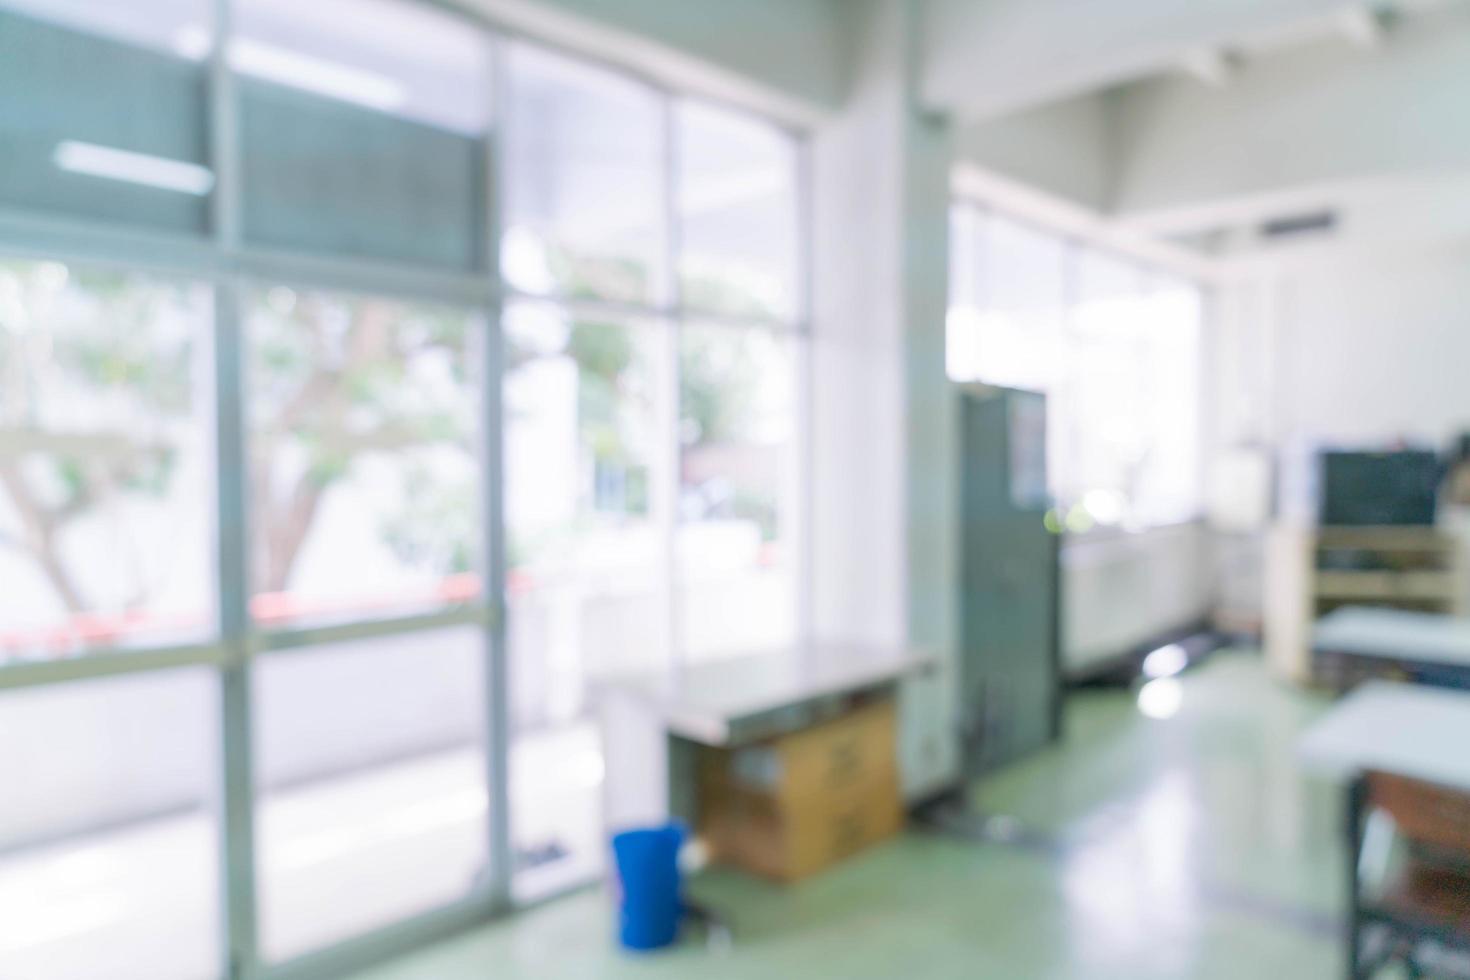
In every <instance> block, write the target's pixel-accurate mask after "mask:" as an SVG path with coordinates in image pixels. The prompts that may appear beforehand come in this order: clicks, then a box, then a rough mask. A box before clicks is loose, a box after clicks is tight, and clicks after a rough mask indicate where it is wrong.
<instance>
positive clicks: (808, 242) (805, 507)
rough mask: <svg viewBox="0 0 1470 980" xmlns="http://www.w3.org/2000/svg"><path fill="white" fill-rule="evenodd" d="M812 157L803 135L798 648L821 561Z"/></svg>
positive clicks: (802, 645)
mask: <svg viewBox="0 0 1470 980" xmlns="http://www.w3.org/2000/svg"><path fill="white" fill-rule="evenodd" d="M813 166H814V163H813V160H812V147H811V141H810V140H806V139H802V140H801V141H799V142H798V143H797V150H796V222H797V227H796V236H797V237H796V254H797V262H798V263H799V268H798V269H797V304H796V314H797V322H798V323H800V324H802V325H803V326H804V327H805V329H802V330H798V331H797V336H796V337H795V338H794V340H793V343H794V344H795V345H796V364H795V365H794V366H793V368H794V370H795V372H796V379H795V383H796V420H795V421H796V445H795V447H794V455H795V461H794V462H795V467H796V472H795V474H794V476H793V479H794V480H795V483H796V486H795V492H794V493H793V494H792V497H793V506H794V508H795V510H796V513H795V514H794V515H793V519H794V522H795V524H796V527H795V534H794V535H793V544H794V546H795V548H796V554H795V556H794V561H793V564H794V569H793V570H794V572H795V579H796V596H795V601H796V641H797V649H799V650H807V649H808V648H809V641H810V640H811V639H812V638H813V621H814V615H813V595H814V593H815V584H814V582H813V574H814V570H815V566H816V563H815V561H814V556H813V541H814V534H813V528H812V513H813V498H812V495H813V474H814V471H815V469H816V463H815V456H814V453H815V447H814V438H813V436H814V433H815V425H814V422H813V414H814V411H815V408H814V394H815V392H814V390H813V389H814V387H815V377H816V359H815V350H814V347H815V344H816V337H815V333H814V331H813V329H812V327H813V322H814V318H815V314H814V308H815V299H814V292H815V283H814V274H815V264H814V260H813V255H812V242H813V239H814V231H815V229H814V225H813V222H814V217H813V211H812V200H813V195H812V178H813V169H812V168H813Z"/></svg>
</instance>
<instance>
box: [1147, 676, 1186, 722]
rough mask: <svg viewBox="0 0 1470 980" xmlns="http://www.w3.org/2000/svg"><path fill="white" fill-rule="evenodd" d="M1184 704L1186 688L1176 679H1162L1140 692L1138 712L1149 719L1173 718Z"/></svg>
mask: <svg viewBox="0 0 1470 980" xmlns="http://www.w3.org/2000/svg"><path fill="white" fill-rule="evenodd" d="M1183 703H1184V687H1183V685H1181V684H1180V683H1179V680H1178V679H1177V678H1174V677H1160V678H1159V679H1158V680H1154V681H1149V682H1148V683H1147V684H1145V685H1143V687H1141V688H1139V690H1138V710H1139V711H1141V712H1143V713H1144V715H1146V716H1147V717H1149V718H1155V719H1158V720H1160V721H1163V720H1164V719H1167V718H1173V717H1174V716H1175V715H1176V714H1178V713H1179V707H1180V705H1182V704H1183Z"/></svg>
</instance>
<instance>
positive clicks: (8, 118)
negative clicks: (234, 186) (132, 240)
mask: <svg viewBox="0 0 1470 980" xmlns="http://www.w3.org/2000/svg"><path fill="white" fill-rule="evenodd" d="M208 10H209V6H208V4H207V3H206V2H205V0H160V2H157V3H148V4H146V5H133V4H107V3H98V2H95V0H91V2H87V0H0V203H4V204H8V205H11V206H14V207H19V208H24V209H34V210H39V211H48V212H58V213H62V214H66V215H70V216H74V217H82V218H86V219H88V220H90V221H111V222H122V223H126V224H137V225H146V226H149V227H152V228H162V229H167V230H170V231H179V232H194V233H203V232H204V231H205V230H206V227H207V221H208V203H207V198H208V195H209V192H210V190H211V189H212V188H213V185H214V174H213V173H212V171H211V170H210V169H209V165H208V158H207V156H206V150H207V136H206V128H205V106H206V103H207V90H206V77H207V73H206V71H205V66H204V64H203V63H202V62H201V61H200V60H199V59H198V58H197V57H189V56H187V55H185V54H183V53H181V52H179V51H177V50H176V44H175V42H176V41H177V39H178V38H179V37H180V36H181V35H182V34H184V33H187V32H190V31H194V32H198V33H200V34H203V35H204V36H206V37H207V36H208V27H207V24H208V16H207V12H208ZM142 107H146V110H147V111H143V109H142Z"/></svg>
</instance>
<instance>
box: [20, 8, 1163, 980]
mask: <svg viewBox="0 0 1470 980" xmlns="http://www.w3.org/2000/svg"><path fill="white" fill-rule="evenodd" d="M124 7H125V8H126V9H124ZM219 10H224V11H226V13H227V14H228V16H226V17H218V16H216V15H217V12H218V11H219ZM223 25H228V27H229V30H228V31H222V30H221V27H222V26H223ZM405 38H412V39H413V43H411V44H408V43H404V39H405ZM798 171H799V149H798V144H797V141H796V139H795V138H794V137H792V136H791V135H790V134H788V133H786V132H785V131H783V130H782V129H780V128H779V127H776V126H774V125H771V124H769V123H767V122H764V121H762V120H759V119H755V118H752V117H749V116H747V115H745V114H743V113H741V112H738V111H735V110H732V109H728V108H724V107H719V106H715V105H711V104H706V103H703V102H700V101H697V100H693V99H687V98H684V97H681V96H678V95H676V94H674V93H671V92H668V91H666V90H664V89H662V88H660V87H658V86H657V85H654V84H652V83H649V82H647V81H645V80H641V79H639V78H637V77H635V76H633V75H631V74H625V73H623V72H621V71H618V70H614V69H611V68H607V67H603V66H595V65H591V64H588V63H585V62H582V61H579V60H577V59H575V58H572V57H568V56H566V55H563V54H559V53H555V52H552V51H550V50H544V49H541V48H539V47H536V46H534V45H532V44H530V43H523V42H508V41H504V40H501V39H499V38H497V37H496V36H495V33H494V30H493V28H492V27H491V26H490V25H487V24H483V23H480V22H478V21H475V20H472V19H470V18H468V17H462V16H459V15H455V14H452V13H450V12H448V11H447V10H446V9H445V8H444V7H442V6H438V5H433V4H421V3H415V2H410V0H320V2H317V3H312V4H306V5H302V4H299V3H292V2H287V0H229V2H227V3H221V2H220V0H143V2H141V3H138V4H127V5H112V4H99V3H96V2H95V0H0V718H3V720H4V723H3V729H4V731H5V732H6V733H7V734H8V735H10V736H11V737H9V738H7V739H5V740H4V744H3V745H0V784H3V785H6V786H11V787H21V788H22V789H23V792H21V793H17V794H15V797H14V799H15V800H16V801H19V802H18V803H17V804H16V805H10V806H6V807H0V810H3V812H0V976H4V977H17V978H22V977H42V976H44V977H46V978H47V980H73V978H87V980H92V978H95V977H99V976H108V977H123V978H133V977H136V978H139V980H142V978H147V980H209V978H216V977H218V978H229V980H237V978H267V977H271V976H275V975H282V976H305V975H315V972H316V971H326V970H329V969H334V968H337V967H339V966H341V965H344V964H349V965H350V964H351V963H353V962H354V959H353V958H354V956H358V955H361V953H362V951H363V950H368V949H371V948H375V947H377V945H378V944H380V943H382V942H384V941H385V940H384V936H388V937H389V940H390V941H410V940H411V939H412V938H413V937H414V936H416V935H425V934H429V933H431V932H433V931H435V930H442V929H443V928H444V927H445V925H446V924H449V923H454V922H461V921H462V922H470V921H474V920H475V919H476V918H483V917H485V916H487V915H489V914H492V913H493V912H495V911H497V910H501V909H504V908H506V907H508V905H509V904H510V903H511V902H512V901H513V900H514V899H516V898H530V897H536V896H540V895H544V894H546V893H547V892H549V891H551V890H555V889H557V888H560V887H563V886H565V885H568V884H571V883H575V882H578V881H581V880H585V879H586V877H587V876H588V875H589V874H592V873H596V872H598V871H600V870H601V867H602V854H601V847H602V841H601V835H602V829H601V824H600V814H599V809H598V800H599V798H600V785H601V779H602V759H601V757H600V754H599V748H598V740H597V738H596V736H595V732H594V730H593V728H592V725H591V720H590V718H591V714H590V712H591V705H592V698H593V697H594V694H595V691H596V687H597V685H598V684H599V683H600V682H602V681H603V680H605V679H607V678H610V677H613V676H616V675H620V674H629V673H647V672H659V671H667V670H672V669H674V668H675V666H676V665H677V664H680V663H685V662H693V661H697V660H700V659H708V658H711V657H720V656H731V655H735V654H738V653H741V652H747V651H750V652H755V651H764V650H768V649H772V648H787V647H790V646H792V645H793V644H794V641H795V640H796V639H797V630H798V625H797V624H798V623H799V621H800V617H799V615H798V608H797V604H798V596H799V594H800V589H799V588H798V585H799V578H800V575H801V569H802V568H803V567H804V559H803V555H802V554H801V551H800V546H799V543H800V541H801V540H802V538H801V535H800V533H799V532H800V520H801V513H800V508H799V506H798V503H799V501H800V499H801V494H800V487H801V482H802V480H803V467H802V462H801V461H802V448H801V447H802V445H803V443H802V439H803V434H802V431H801V413H800V411H799V404H800V398H801V392H802V385H803V381H802V378H801V370H802V368H801V365H802V363H803V358H804V356H805V355H804V351H803V346H804V343H805V338H804V327H805V319H804V318H805V312H804V297H803V296H802V289H801V283H802V279H803V274H802V264H803V262H804V261H805V259H804V256H803V254H802V246H801V242H802V239H801V232H800V218H799V214H800V207H799V193H798V189H799V184H800V182H799V179H798ZM1162 308H1163V307H1162V306H1161V307H1160V309H1162Z"/></svg>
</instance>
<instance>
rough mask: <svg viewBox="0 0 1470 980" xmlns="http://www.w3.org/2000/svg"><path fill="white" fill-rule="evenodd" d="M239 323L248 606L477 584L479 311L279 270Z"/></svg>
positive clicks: (365, 601)
mask: <svg viewBox="0 0 1470 980" xmlns="http://www.w3.org/2000/svg"><path fill="white" fill-rule="evenodd" d="M248 338H249V340H248V342H249V372H250V373H249V381H248V388H249V397H248V403H249V409H250V437H251V452H250V467H251V470H250V480H251V504H252V520H251V533H252V535H253V537H254V544H253V551H252V558H253V563H252V570H253V574H254V584H255V591H254V597H253V599H252V601H251V609H252V612H253V613H254V615H255V618H256V621H257V622H261V623H265V624H281V623H286V622H291V621H301V620H310V621H323V620H334V619H336V620H341V619H361V618H381V617H385V616H389V615H393V614H401V613H413V612H424V611H431V610H433V609H437V608H441V607H443V606H445V605H449V604H453V603H457V602H464V601H466V600H468V599H471V598H473V597H474V596H475V595H477V594H478V592H479V580H478V577H477V576H475V574H474V568H475V563H476V559H477V554H478V552H477V550H476V546H475V542H476V540H477V537H478V534H477V530H476V527H477V520H478V517H477V514H478V509H477V506H476V502H477V496H476V494H477V489H476V488H477V486H478V481H477V464H476V460H475V453H474V448H473V447H474V442H475V433H476V431H477V417H476V412H477V409H476V405H477V398H476V397H475V384H476V382H475V379H474V377H473V371H472V368H471V365H472V364H473V363H474V359H475V358H474V354H473V350H472V347H473V346H474V345H475V344H477V343H480V342H482V340H481V338H482V330H481V326H480V323H479V320H478V318H477V317H476V315H474V314H472V313H468V312H465V311H463V310H459V309H456V308H449V307H441V306H433V305H429V304H424V303H412V302H407V301H400V300H389V299H379V298H374V297H367V296H349V295H342V294H336V293H323V292H297V291H295V290H291V289H288V288H286V287H283V286H278V287H275V288H272V289H265V290H261V291H259V292H257V293H255V294H254V295H253V296H252V297H251V298H250V301H249V317H248Z"/></svg>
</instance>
